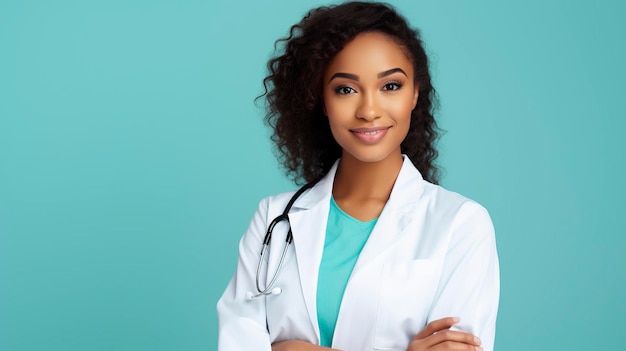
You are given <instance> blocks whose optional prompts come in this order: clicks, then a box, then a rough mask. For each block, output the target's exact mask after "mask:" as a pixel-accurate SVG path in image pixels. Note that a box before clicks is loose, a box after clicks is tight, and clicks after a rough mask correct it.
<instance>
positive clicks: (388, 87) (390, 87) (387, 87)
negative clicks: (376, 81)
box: [383, 82, 402, 91]
mask: <svg viewBox="0 0 626 351" xmlns="http://www.w3.org/2000/svg"><path fill="white" fill-rule="evenodd" d="M400 88H402V84H400V83H397V82H391V83H387V84H385V85H383V90H387V91H394V90H398V89H400Z"/></svg>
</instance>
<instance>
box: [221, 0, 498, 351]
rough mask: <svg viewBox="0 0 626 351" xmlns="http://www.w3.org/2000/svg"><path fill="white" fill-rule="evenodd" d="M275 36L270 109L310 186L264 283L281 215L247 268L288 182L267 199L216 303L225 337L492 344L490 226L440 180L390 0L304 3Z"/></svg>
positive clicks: (417, 48) (286, 150)
mask: <svg viewBox="0 0 626 351" xmlns="http://www.w3.org/2000/svg"><path fill="white" fill-rule="evenodd" d="M282 42H283V43H284V44H285V47H284V52H283V53H282V55H280V56H278V57H276V58H274V59H272V60H271V61H270V62H269V70H270V74H269V76H268V77H267V78H266V79H265V85H266V88H267V90H266V94H265V97H266V98H267V101H268V105H269V113H268V116H267V121H268V122H269V125H270V126H272V128H273V130H274V135H273V140H274V141H275V142H276V144H277V146H278V150H279V153H280V154H281V156H282V161H283V164H284V165H285V167H286V169H287V170H288V171H289V172H290V173H291V174H292V175H293V176H294V178H295V180H304V181H306V182H308V183H310V184H314V185H313V186H312V188H310V189H308V190H306V191H304V193H302V194H301V195H300V196H298V197H297V199H295V202H294V203H293V206H292V207H291V208H290V209H289V215H288V218H289V222H290V225H291V230H292V233H293V243H292V244H291V245H289V246H288V247H287V251H286V254H285V257H284V262H283V264H282V265H280V266H281V267H282V268H281V270H280V272H279V274H278V275H277V277H276V280H275V282H274V284H271V283H270V281H271V280H272V277H273V276H274V272H276V271H277V270H278V269H279V261H280V260H281V255H282V252H283V248H284V243H285V240H286V237H287V235H288V234H287V233H288V223H287V222H286V221H283V222H281V223H279V224H277V225H276V227H275V228H274V230H273V235H272V238H271V243H272V244H271V245H270V248H269V251H268V253H267V254H266V255H264V256H263V259H262V260H263V266H262V268H261V270H260V271H259V273H258V274H259V276H257V264H258V262H259V252H260V250H261V247H262V244H263V240H264V236H265V232H266V230H267V229H268V226H269V225H270V222H271V221H272V219H274V218H276V217H277V216H279V215H280V214H281V213H283V211H284V210H285V207H286V206H287V203H288V202H289V200H290V199H291V198H292V195H293V193H286V194H280V195H277V196H273V197H269V198H266V199H264V200H262V201H261V204H260V206H259V209H258V211H257V212H256V214H255V215H254V218H253V219H252V222H251V224H250V227H249V228H248V231H247V232H246V233H245V235H244V236H243V238H242V240H241V243H240V252H239V264H238V267H237V272H236V273H235V276H234V277H233V279H232V280H231V282H230V283H229V285H228V287H227V288H226V291H225V292H224V295H223V296H222V298H221V299H220V301H219V302H218V306H217V309H218V315H219V319H220V331H219V349H220V350H224V351H226V350H228V351H231V350H270V349H271V350H274V351H280V350H328V348H329V347H332V348H333V349H339V350H348V351H350V350H353V351H357V350H358V351H362V350H372V349H373V350H411V351H416V350H482V349H484V350H492V349H493V342H494V334H495V322H496V314H497V307H498V296H499V271H498V259H497V254H496V247H495V237H494V232H493V226H492V224H491V220H490V218H489V215H488V214H487V212H486V210H485V209H484V208H482V207H481V206H480V205H478V204H477V203H475V202H473V201H471V200H469V199H467V198H465V197H462V196H461V195H458V194H456V193H453V192H450V191H447V190H445V189H443V188H441V187H440V186H438V185H436V184H437V168H436V167H435V166H434V165H433V161H434V159H435V157H436V154H437V153H436V151H435V148H434V142H435V139H436V137H437V133H436V130H437V128H436V124H435V120H434V118H433V111H432V110H433V103H432V102H433V99H434V97H435V92H434V89H433V87H432V85H431V79H430V73H429V71H428V61H427V57H426V54H425V52H424V49H423V47H422V43H421V41H420V39H419V35H418V33H417V32H416V31H414V30H411V29H410V27H409V26H408V25H407V23H406V21H405V20H404V19H403V18H402V17H401V16H400V15H399V14H398V13H396V11H395V10H394V9H393V8H391V7H390V6H388V5H384V4H378V3H359V2H355V3H346V4H342V5H339V6H332V7H322V8H318V9H314V10H312V11H311V12H310V13H309V14H308V15H306V16H305V17H304V19H303V20H302V21H301V22H300V23H299V24H296V25H294V26H293V27H292V28H291V32H290V35H289V37H288V38H287V39H284V40H282ZM257 277H258V278H259V281H260V284H259V285H260V287H259V288H258V290H257V287H256V285H255V282H256V279H257ZM268 286H269V287H268ZM266 287H268V288H267V290H268V291H266V292H265V294H263V293H258V292H261V291H263V290H264V289H265V288H266Z"/></svg>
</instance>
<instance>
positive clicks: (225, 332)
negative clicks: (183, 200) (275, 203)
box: [217, 199, 271, 351]
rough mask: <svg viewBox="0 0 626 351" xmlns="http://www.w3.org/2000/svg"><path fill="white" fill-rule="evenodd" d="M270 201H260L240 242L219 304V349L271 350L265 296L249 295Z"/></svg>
mask: <svg viewBox="0 0 626 351" xmlns="http://www.w3.org/2000/svg"><path fill="white" fill-rule="evenodd" d="M268 204H269V203H268V200H267V199H264V200H262V201H261V203H260V204H259V208H258V210H257V212H256V213H255V214H254V217H253V218H252V221H251V222H250V225H249V227H248V230H247V231H246V233H245V234H244V236H243V238H242V239H241V241H240V243H239V262H238V265H237V271H236V272H235V275H234V276H233V278H232V279H231V281H230V282H229V284H228V286H227V288H226V291H224V294H223V295H222V297H221V298H220V300H219V301H218V303H217V314H218V318H219V336H218V350H220V351H234V350H262V351H270V350H271V346H270V344H271V343H270V336H269V333H268V332H267V327H266V315H265V299H264V298H258V299H254V300H252V301H250V300H248V299H247V297H246V293H248V292H249V291H252V292H256V288H255V279H256V267H257V264H258V260H259V253H260V250H261V247H262V243H263V242H262V240H263V236H264V234H265V226H266V218H267V209H268Z"/></svg>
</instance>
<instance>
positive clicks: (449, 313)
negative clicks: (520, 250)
mask: <svg viewBox="0 0 626 351" xmlns="http://www.w3.org/2000/svg"><path fill="white" fill-rule="evenodd" d="M450 230H451V231H452V232H451V236H450V242H449V245H448V250H447V252H446V255H445V261H444V263H443V272H442V275H441V280H440V282H439V286H438V288H437V289H438V290H437V295H436V300H435V301H434V304H433V308H432V310H431V313H430V317H429V321H428V322H431V321H433V320H437V319H440V318H444V317H459V318H460V319H461V321H460V323H459V324H457V325H455V326H454V327H453V328H452V329H453V330H460V331H464V332H468V333H471V334H474V335H476V336H478V337H479V338H480V339H481V341H482V344H481V346H482V347H483V349H484V350H485V351H492V350H493V345H494V339H495V329H496V316H497V312H498V302H499V295H500V272H499V264H498V255H497V252H496V241H495V233H494V229H493V224H492V222H491V218H490V217H489V214H488V213H487V211H486V210H485V209H484V208H483V207H482V206H480V205H478V204H477V203H475V202H467V203H465V204H464V205H463V206H462V207H461V209H460V210H459V212H458V213H457V215H456V218H455V220H454V222H453V225H452V227H451V229H450Z"/></svg>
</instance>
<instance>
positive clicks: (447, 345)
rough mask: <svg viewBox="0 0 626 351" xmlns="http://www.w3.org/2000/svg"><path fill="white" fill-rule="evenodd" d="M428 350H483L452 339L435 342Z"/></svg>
mask: <svg viewBox="0 0 626 351" xmlns="http://www.w3.org/2000/svg"><path fill="white" fill-rule="evenodd" d="M428 350H429V351H451V350H455V351H483V348H482V347H480V346H475V345H468V344H464V343H460V342H454V341H446V342H443V343H441V344H437V345H435V346H433V347H432V348H429V349H428Z"/></svg>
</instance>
